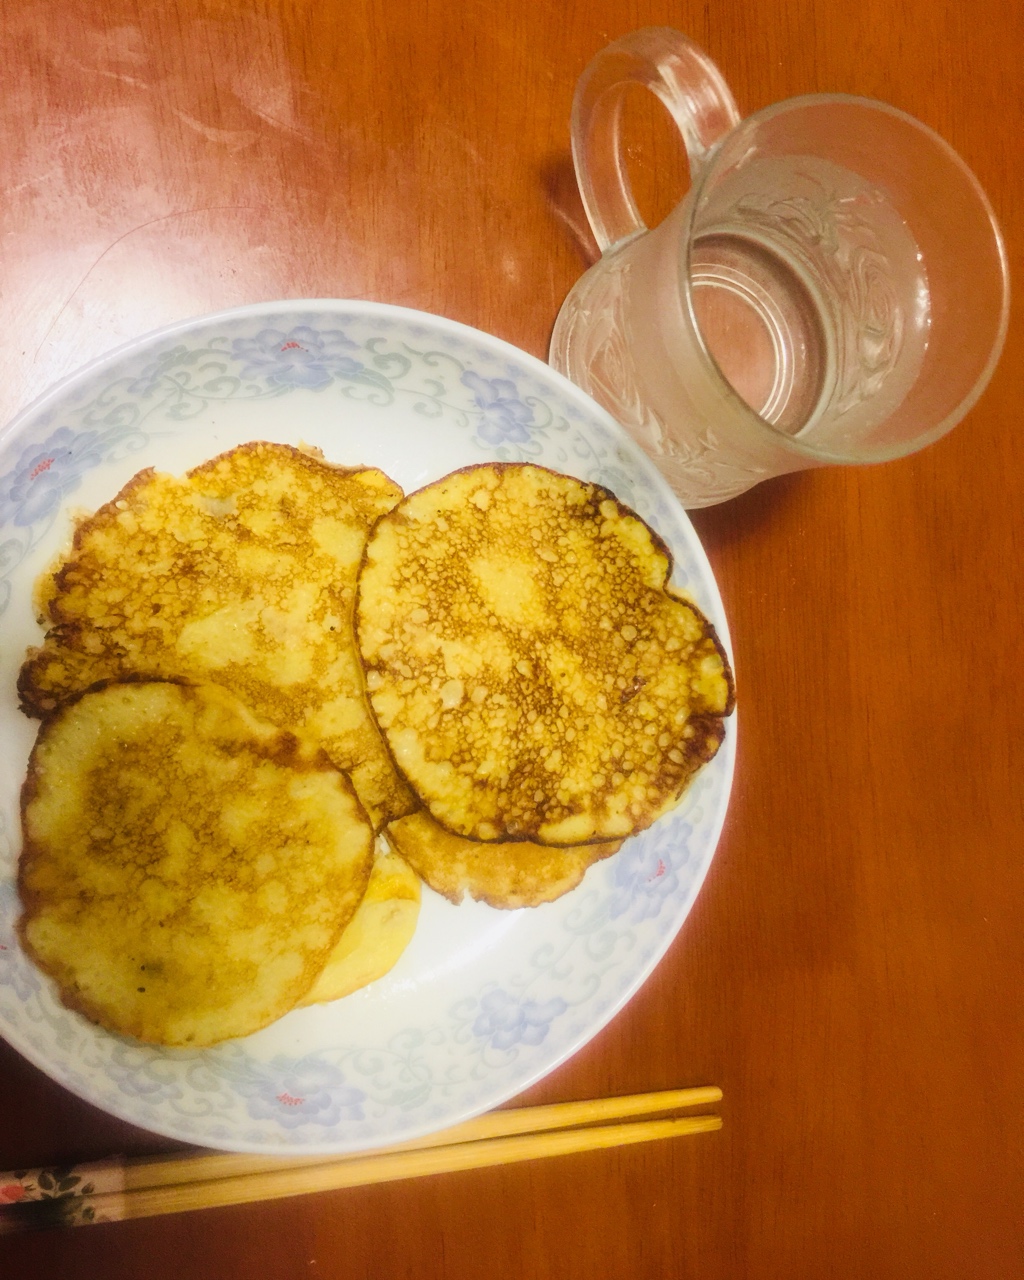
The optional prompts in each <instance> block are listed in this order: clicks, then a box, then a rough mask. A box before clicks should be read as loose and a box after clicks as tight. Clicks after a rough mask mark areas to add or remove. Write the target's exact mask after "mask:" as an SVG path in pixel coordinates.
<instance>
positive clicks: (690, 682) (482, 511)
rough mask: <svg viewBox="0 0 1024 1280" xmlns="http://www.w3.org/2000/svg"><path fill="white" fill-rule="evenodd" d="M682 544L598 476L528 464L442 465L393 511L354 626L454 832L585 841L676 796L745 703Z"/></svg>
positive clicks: (388, 709) (372, 556) (377, 702)
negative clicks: (674, 557) (681, 584)
mask: <svg viewBox="0 0 1024 1280" xmlns="http://www.w3.org/2000/svg"><path fill="white" fill-rule="evenodd" d="M671 568H672V561H671V556H670V553H669V551H668V548H667V547H666V546H665V544H664V543H663V542H662V541H661V539H660V538H658V536H657V535H656V534H655V533H654V532H653V531H652V530H651V529H650V528H649V527H648V526H647V525H646V524H645V523H644V522H643V521H642V520H641V519H640V517H639V516H638V515H636V513H635V512H633V511H631V510H629V508H627V507H625V506H623V505H622V504H621V503H620V502H618V500H617V499H616V498H615V497H614V495H613V494H611V493H609V492H608V490H606V489H602V488H600V487H599V486H597V485H593V484H585V483H583V482H582V481H579V480H575V479H572V478H571V477H569V476H563V475H558V474H556V473H555V472H552V471H548V470H546V469H544V468H542V467H536V466H532V465H529V464H511V463H508V464H506V463H493V464H485V465H482V466H478V467H469V468H466V469H465V470H463V471H457V472H454V473H453V474H451V475H449V476H446V477H445V478H444V479H443V480H440V481H438V482H437V483H436V484H432V485H429V486H427V487H426V488H424V489H421V490H419V491H418V492H417V493H414V494H412V495H410V496H409V497H407V498H405V499H404V500H403V501H402V502H400V503H399V504H398V505H397V506H396V507H395V508H394V509H393V510H392V511H390V512H389V513H388V514H386V515H384V516H382V517H381V519H380V520H379V521H378V522H377V524H376V526H375V527H374V530H373V532H372V534H371V536H370V540H369V542H368V543H367V547H366V552H365V557H364V564H363V569H362V571H361V573H360V577H359V591H358V597H357V605H356V634H357V640H358V644H359V649H360V652H361V654H362V659H363V664H364V667H365V670H366V684H367V688H368V690H369V692H370V700H371V703H372V706H373V710H374V714H375V715H376V718H377V722H378V724H379V725H380V727H381V730H382V731H383V733H384V735H385V737H386V739H387V742H388V745H389V747H390V749H391V752H392V755H393V757H394V759H395V762H396V763H397V765H398V768H399V770H400V772H401V773H402V774H403V775H404V776H405V778H406V779H407V781H408V782H409V784H410V786H411V787H412V789H413V790H414V791H415V792H416V794H417V795H418V796H419V797H420V799H421V800H422V801H423V804H424V806H425V807H426V808H427V809H429V811H430V814H431V816H432V817H433V818H434V819H435V821H437V822H438V823H440V825H441V826H443V827H444V828H445V829H447V830H448V831H450V832H452V833H453V834H456V835H460V836H464V837H468V838H471V839H474V840H483V841H504V840H510V839H512V840H528V841H532V842H535V843H539V844H551V845H577V844H584V843H589V842H600V841H608V840H616V839H622V838H623V837H625V836H627V835H629V834H631V833H633V832H636V831H640V830H642V829H643V828H645V827H647V826H649V825H650V824H651V823H652V822H653V821H655V819H656V818H657V817H659V815H660V814H662V813H664V812H666V810H668V809H670V808H671V807H672V806H673V805H675V804H676V803H677V802H678V800H679V798H680V795H681V794H682V792H683V789H684V788H685V787H686V784H687V782H688V781H689V779H690V778H691V777H692V775H693V774H694V772H695V771H696V770H697V769H698V768H699V767H700V765H702V764H703V763H705V762H706V761H707V760H710V759H711V758H712V757H713V756H714V754H715V752H716V751H717V750H718V747H719V745H720V743H721V741H722V738H723V735H724V727H723V716H725V715H726V714H728V712H729V711H731V709H732V704H733V686H732V676H731V673H730V671H729V667H728V664H727V661H726V657H725V652H724V650H723V648H722V645H721V643H720V642H719V640H718V637H717V636H716V634H715V632H714V629H713V627H712V626H711V624H710V623H709V622H708V620H707V619H706V618H705V617H704V616H703V614H702V613H701V612H700V611H699V610H698V609H697V608H696V607H695V606H694V605H692V604H690V603H688V602H686V601H683V600H681V599H678V598H676V597H674V596H673V595H671V594H670V593H669V592H668V590H667V589H666V584H667V582H668V578H669V575H670V573H671Z"/></svg>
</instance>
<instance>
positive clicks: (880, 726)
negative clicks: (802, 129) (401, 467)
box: [0, 0, 1024, 1280]
mask: <svg viewBox="0 0 1024 1280" xmlns="http://www.w3.org/2000/svg"><path fill="white" fill-rule="evenodd" d="M0 23H2V39H0V60H2V71H3V77H2V85H3V88H2V92H0V120H2V127H0V139H2V145H0V184H2V190H3V200H2V203H0V228H2V238H0V332H2V334H3V342H2V344H0V419H2V420H3V421H6V420H7V419H8V418H9V417H10V416H11V415H12V414H13V413H14V412H15V411H16V410H17V409H18V408H20V407H21V406H22V405H24V404H25V403H27V402H28V401H29V400H31V399H32V398H33V397H34V396H36V395H37V394H38V393H39V392H40V391H42V390H43V389H44V388H45V387H46V386H47V385H48V384H50V383H51V382H52V381H54V380H55V379H56V378H58V377H60V376H62V375H63V374H65V373H67V372H69V371H71V370H72V369H74V368H75V367H76V366H78V365H80V364H81V363H82V362H83V361H85V360H87V359H89V358H91V357H93V356H95V355H97V354H99V353H100V352H103V351H105V350H107V349H109V348H110V347H113V346H114V345H116V344H117V343H119V342H122V341H124V340H126V339H129V338H132V337H134V336H135V335H137V334H139V333H141V332H143V331H145V330H148V329H151V328H153V327H155V326H157V325H160V324H163V323H165V322H167V321H171V320H175V319H179V318H182V317H185V316H188V315H192V314H195V313H200V312H203V311H208V310H212V309H215V308H220V307H225V306H229V305H232V304H236V303H244V302H251V301H257V300H261V299H271V298H286V297H301V296H322V297H354V298H372V299H376V300H380V301H384V302H391V303H398V304H402V305H405V306H410V307H418V308H423V309H426V310H429V311H434V312H438V313H441V314H443V315H446V316H450V317H452V318H454V319H457V320H461V321H464V322H466V323H468V324H471V325H475V326H478V327H479V328H481V329H485V330H488V331H490V332H492V333H495V334H498V335H499V336H500V337H502V338H505V339H508V340H509V341H511V342H513V343H515V344H517V345H518V346H520V347H522V348H524V349H525V350H527V351H529V352H532V353H533V354H535V355H539V356H544V355H545V353H546V348H547V342H548V337H549V334H550V331H551V326H552V323H553V321H554V317H555V314H556V312H557V309H558V306H559V304H560V302H561V300H562V298H563V297H564V296H565V294H566V292H567V290H568V289H569V287H570V285H571V284H572V283H573V281H574V280H575V279H576V278H577V277H578V275H579V274H580V273H581V271H582V270H583V268H584V266H585V265H586V263H587V261H589V260H590V255H591V254H592V252H593V247H592V244H591V242H590V240H589V237H588V236H587V234H586V233H585V231H584V230H583V227H582V222H581V219H582V213H581V209H580V206H579V201H578V198H577V196H576V194H575V186H574V183H573V180H572V173H571V165H570V162H569V155H568V116H569V108H570V103H571V99H572V92H573V86H574V83H575V80H576V78H577V76H578V75H579V73H580V71H581V70H582V69H583V67H584V66H585V65H586V63H587V61H588V60H589V58H590V57H591V56H592V55H593V54H594V53H595V52H596V51H597V50H598V49H599V48H600V47H601V46H602V45H603V44H605V43H607V42H608V41H609V40H611V39H613V38H615V37H616V36H618V35H621V34H623V33H624V32H626V31H628V30H630V29H632V28H634V27H637V26H643V25H647V24H651V23H665V24H669V25H672V26H675V27H678V28H679V29H681V30H683V31H685V32H687V33H688V34H689V35H691V36H692V37H693V38H694V39H696V40H697V41H698V42H699V43H700V44H702V45H703V46H704V47H705V48H706V49H707V50H708V51H709V53H710V54H711V55H712V57H713V58H714V59H715V60H716V61H717V63H718V65H719V66H720V67H721V69H722V70H723V72H724V74H725V76H726V78H727V79H728V81H729V83H730V85H731V87H732V89H733V91H734V93H735V95H736V98H737V100H738V102H739V104H740V107H741V109H742V110H743V111H750V110H753V109H756V108H758V107H761V106H764V105H766V104H768V103H770V102H773V101H776V100H778V99H781V98H784V97H788V96H791V95H794V94H800V93H807V92H815V91H826V90H835V91H843V92H850V93H856V94H864V95H868V96H873V97H879V98H883V99H886V100H888V101H889V102H892V103H894V104H895V105H897V106H899V107H901V108H903V109H905V110H907V111H909V112H911V113H912V114H913V115H916V116H918V117H919V118H920V119H922V120H923V121H925V122H926V123H927V124H929V125H931V126H933V127H934V128H936V129H937V130H938V131H939V132H940V133H942V134H943V135H944V136H945V137H946V138H947V139H948V140H949V141H950V142H951V143H952V144H953V145H954V146H955V147H956V148H957V150H958V151H960V153H961V154H962V155H963V156H964V158H965V159H966V160H967V162H968V163H969V164H970V165H971V167H972V168H973V169H974V170H975V172H976V173H977V174H978V176H979V177H980V179H981V181H982V183H983V185H984V186H985V188H986V189H987V191H988V192H989V194H990V196H991V198H992V201H993V203H994V205H995V207H996V209H997V212H998V214H999V216H1000V218H1001V221H1002V225H1003V228H1004V232H1005V234H1006V238H1007V242H1008V246H1009V251H1010V260H1011V271H1012V272H1013V274H1014V276H1015V278H1016V279H1020V278H1021V276H1022V272H1021V267H1022V261H1021V252H1022V248H1024V212H1022V210H1024V203H1022V201H1021V190H1022V182H1024V161H1022V156H1021V145H1022V143H1021V139H1022V138H1024V119H1022V114H1024V113H1022V107H1021V73H1020V65H1021V50H1022V48H1024V6H1021V5H1020V4H1019V2H1018V0H973V2H972V3H970V4H967V3H964V2H962V0H961V2H956V0H946V2H945V3H938V4H936V3H934V0H900V3H898V4H891V3H882V2H881V0H863V2H862V3H860V4H857V5H850V4H840V3H838V0H831V2H830V0H716V3H714V4H706V3H704V2H703V0H701V2H700V3H698V0H677V2H674V3H673V2H670V0H588V3H586V4H583V3H580V2H579V0H563V3H551V4H543V5H530V4H518V5H511V6H508V7H506V6H502V5H496V4H491V3H487V4H485V3H482V2H481V0H461V2H460V3H457V4H456V3H446V2H443V0H348V2H347V3H314V2H313V0H287V2H285V0H251V2H250V3H244V2H243V0H152V2H151V3H149V4H145V5H143V4H141V3H133V2H132V0H104V2H103V3H100V0H6V3H5V5H4V6H3V9H2V18H0ZM630 128H631V131H632V132H631V137H632V138H633V146H632V149H631V155H632V161H633V166H634V172H635V176H636V178H637V182H638V184H639V186H640V189H641V203H642V205H643V207H644V208H645V210H648V211H651V212H652V215H653V214H654V213H664V212H665V211H666V210H667V209H668V208H670V207H671V206H672V204H673V202H674V201H675V200H676V199H677V198H678V197H679V195H680V194H681V192H682V190H683V188H684V186H685V182H686V177H685V166H684V165H683V163H682V161H681V159H680V152H679V148H678V147H677V146H676V145H675V144H674V142H673V140H672V138H671V135H670V133H669V130H668V129H667V128H666V127H665V125H664V122H663V121H662V120H661V119H659V117H658V109H656V108H652V107H651V106H650V104H648V103H647V102H645V101H639V100H638V101H636V102H631V103H630ZM941 198H942V193H941V191H937V192H936V199H937V200H941ZM1022 366H1024V336H1022V328H1021V324H1020V317H1019V315H1018V314H1015V316H1014V320H1013V324H1012V327H1011V332H1010V337H1009V341H1008V344H1007V347H1006V351H1005V354H1004V356H1003V359H1002V363H1001V365H1000V367H999V369H998V370H997V372H996V375H995V378H994V380H993V382H992V384H991V386H990V388H989V390H988V391H987V393H986V394H985V396H984V397H983V399H982V401H981V402H980V404H979V405H978V406H977V408H976V409H974V410H973V412H972V413H971V414H970V415H969V417H968V418H967V419H966V420H965V421H964V422H963V423H962V424H961V425H960V426H959V427H958V428H957V429H956V430H955V431H954V432H953V433H952V435H951V436H949V437H947V438H946V439H945V440H943V441H942V442H940V443H939V444H937V445H935V446H933V447H932V448H930V449H928V450H926V451H925V452H923V453H921V454H919V455H917V456H915V457H913V458H910V459H908V460H905V461H902V462H898V463H894V464H890V465H888V466H884V467H879V468H862V469H860V470H832V471H818V472H809V473H804V474H801V475H797V476H792V477H787V478H784V479H782V480H779V481H775V482H771V483H768V484H765V485H762V486H761V487H759V488H757V489H755V490H753V491H752V492H750V493H749V494H747V495H746V496H744V497H742V498H739V499H736V500H734V501H733V502H730V503H727V504H725V505H723V506H721V507H717V508H713V509H710V510H708V511H705V512H702V513H699V514H698V515H697V516H696V517H695V524H696V525H697V528H698V531H699V533H700V534H701V536H702V538H703V540H704V542H705V545H706V547H707V550H708V554H709V556H710V558H711V561H712V563H713V566H714V569H715V573H716V575H717V577H718V581H719V583H720V586H721V590H722V594H723V597H724V600H725V604H726V609H727V611H728V614H729V617H730V620H731V626H732V632H733V637H734V643H735V650H736V662H737V673H738V681H739V698H740V715H741V724H742V732H741V736H740V749H739V762H738V768H737V776H736V786H735V790H734V793H733V801H732V805H731V809H730V815H729V818H728V821H727V825H726V829H725V833H724V836H723V839H722V842H721V845H720V847H719V851H718V854H717V856H716V858H715V861H714V864H713V867H712V870H711V873H710V875H709V877H708V880H707V882H706V885H705V887H704V889H703V891H702V893H701V895H700V898H699V899H698V901H697V904H696V906H695V908H694V910H693V912H692V914H691V916H690V917H689V919H688V920H687V922H686V925H685V926H684V928H683V930H682V933H681V934H680V936H679V938H678V939H677V940H676V942H675V944H674V945H673V947H672V948H671V950H670V951H669V954H668V956H667V957H666V959H665V960H664V961H663V963H662V964H661V965H660V967H659V968H658V969H657V971H656V972H655V974H654V975H653V977H652V978H651V979H650V981H649V982H648V983H647V984H646V985H645V986H644V987H643V989H642V990H641V991H640V993H639V994H638V995H637V996H636V997H635V999H634V1000H633V1001H632V1002H631V1003H630V1004H629V1005H628V1007H627V1008H626V1009H625V1011H624V1012H622V1013H621V1014H620V1015H619V1016H618V1017H617V1018H616V1019H615V1021H614V1022H613V1023H612V1024H611V1025H610V1026H609V1027H608V1028H607V1029H606V1030H605V1031H604V1032H602V1033H601V1034H600V1035H599V1036H598V1037H597V1038H596V1040H594V1041H593V1042H592V1043H591V1044H590V1045H589V1046H588V1047H587V1048H586V1049H585V1050H583V1051H582V1052H581V1053H580V1054H579V1055H577V1056H576V1057H575V1058H574V1059H573V1060H572V1061H570V1062H569V1063H568V1064H566V1065H565V1066H563V1067H562V1068H561V1069H560V1070H558V1071H557V1072H555V1073H554V1074H553V1075H552V1076H550V1077H549V1078H548V1079H546V1080H545V1081H544V1082H543V1083H542V1084H540V1085H538V1086H536V1087H535V1088H534V1089H532V1090H531V1091H530V1093H529V1094H528V1095H526V1096H525V1097H524V1099H522V1101H530V1102H547V1101H557V1100H568V1099H575V1098H587V1097H594V1096H598V1095H603V1094H612V1093H630V1092H637V1091H640V1090H648V1089H659V1088H667V1087H670V1086H676V1085H684V1084H703V1083H714V1084H718V1085H721V1086H722V1088H723V1089H724V1091H725V1100H724V1102H723V1105H722V1114H723V1116H724V1119H725V1127H724V1129H723V1130H722V1132H721V1133H718V1134H712V1135H705V1136H703V1137H700V1138H692V1139H684V1140H682V1141H678V1142H675V1143H672V1144H665V1145H653V1146H651V1147H646V1148H642V1149H635V1150H624V1151H621V1152H599V1153H594V1154H587V1155H580V1156H573V1157H567V1158H565V1159H564V1160H561V1161H558V1162H550V1163H545V1164H536V1165H521V1166H517V1167H514V1168H509V1169H505V1170H500V1169H498V1170H490V1171H478V1172H470V1173H465V1174H457V1175H450V1176H446V1177H442V1178H436V1179H431V1180H426V1181H423V1182H418V1183H406V1184H395V1185H390V1186H383V1187H376V1188H366V1189H362V1190H355V1191H343V1192H337V1193H331V1194H324V1195H317V1196H312V1197H309V1198H306V1199H302V1200H295V1201H282V1202H277V1203H273V1204H268V1205H264V1206H261V1205H253V1206H247V1207H240V1208H237V1209H221V1210H211V1211H208V1212H204V1213H194V1214H188V1215H184V1216H180V1217H168V1218H160V1219H156V1220H153V1221H142V1222H133V1223H126V1224H119V1225H110V1226H102V1227H95V1228H89V1229H88V1230H85V1231H75V1232H65V1233H64V1234H58V1233H52V1234H49V1235H38V1236H33V1237H19V1238H11V1239H8V1240H5V1241H0V1276H3V1277H4V1278H5V1280H8V1278H9V1280H34V1277H36V1276H39V1277H69V1278H74V1280H79V1278H81V1280H92V1278H93V1277H95V1278H97V1280H99V1278H100V1277H103V1278H104V1280H107V1278H109V1277H145V1278H146V1280H161V1278H162V1277H171V1276H173V1277H175V1278H176V1280H177V1278H180V1277H188V1278H189V1280H235V1278H237V1280H242V1278H243V1277H245V1278H248V1277H253V1276H260V1277H274V1278H277V1277H281V1278H282V1280H300V1278H309V1280H357V1278H358V1280H363V1278H366V1280H371V1278H372V1280H396V1278H398V1277H417V1280H439V1278H440V1277H445V1278H453V1280H456V1278H457V1280H476V1278H477V1277H480V1278H481V1280H483V1278H486V1280H505V1278H506V1277H508V1278H509V1280H511V1278H512V1277H531V1280H577V1278H579V1280H582V1278H583V1277H586V1278H587V1280H605V1278H608V1280H618V1278H619V1277H622V1278H623V1280H627V1278H628V1280H662V1278H666V1280H676V1278H678V1280H688V1278H690V1277H693V1278H697V1277H700V1280H740V1278H741V1277H742V1278H744V1280H767V1278H768V1277H779V1278H780V1280H781V1278H786V1280H805V1278H806V1280H820V1278H825V1277H842V1278H843V1280H848V1278H849V1280H854V1278H856V1277H864V1276H871V1277H876V1278H882V1277H900V1278H901V1280H902V1278H914V1280H917V1278H920V1280H946V1278H949V1280H953V1278H956V1280H963V1278H969V1280H990V1278H991V1280H1008V1278H1010V1277H1015V1276H1020V1275H1024V1226H1022V1216H1021V1204H1022V1197H1024V1155H1022V1151H1024V1141H1022V1123H1024V1106H1022V1101H1021V1098H1022V1093H1021V1080H1022V1069H1024V1003H1022V991H1024V928H1022V918H1024V892H1022V885H1024V881H1022V852H1024V798H1022V797H1024V789H1022V783H1021V777H1022V773H1024V751H1022V747H1021V736H1022V735H1021V726H1022V722H1024V677H1022V674H1021V669H1020V668H1021V662H1020V655H1021V648H1022V640H1021V637H1022V631H1024V626H1022V623H1024V606H1022V599H1024V593H1022V589H1021V586H1022V584H1021V568H1020V566H1021V553H1022V543H1024V534H1022V514H1024V435H1022V432H1021V417H1022V405H1024V395H1022V391H1024V388H1022V373H1021V371H1022ZM171 1146H173V1144H170V1143H167V1142H164V1141H162V1140H160V1139H157V1138H154V1137H152V1136H151V1135H148V1134H145V1133H143V1132H141V1131H137V1130H133V1129H130V1128H128V1127H127V1126H125V1125H123V1124H121V1123H119V1122H117V1121H115V1120H113V1119H110V1118H108V1117H106V1116H104V1115H102V1114H101V1113H99V1112H97V1111H95V1110H93V1109H92V1108H90V1107H89V1106H87V1105H85V1104H84V1103H81V1102H79V1101H78V1100H76V1099H75V1098H73V1097H71V1096H70V1095H69V1094H67V1093H65V1092H64V1091H63V1090H61V1089H60V1088H59V1087H57V1086H56V1085H54V1084H51V1083H50V1082H49V1081H48V1080H47V1079H46V1078H45V1077H44V1076H42V1075H41V1074H40V1073H38V1072H37V1071H35V1070H34V1069H33V1068H32V1067H30V1066H28V1065H27V1064H26V1063H25V1062H23V1061H22V1060H21V1059H20V1058H19V1057H18V1056H17V1055H16V1054H15V1053H14V1052H13V1051H11V1050H10V1049H8V1048H6V1046H3V1045H0V1168H11V1167H15V1166H18V1165H26V1166H29V1165H39V1164H41V1163H50V1162H54V1163H56V1162H62V1161H78V1160H82V1159H96V1158H99V1157H101V1156H103V1155H106V1154H109V1153H110V1152H112V1151H115V1150H116V1151H127V1152H132V1153H143V1152H151V1151H157V1150H166V1149H169V1148H170V1147H171Z"/></svg>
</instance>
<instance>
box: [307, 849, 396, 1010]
mask: <svg viewBox="0 0 1024 1280" xmlns="http://www.w3.org/2000/svg"><path fill="white" fill-rule="evenodd" d="M419 915H420V882H419V879H418V877H417V876H416V874H415V872H414V871H413V870H412V869H411V868H410V866H409V864H408V863H407V862H406V861H405V860H404V859H403V858H400V857H399V856H398V854H397V853H394V852H392V850H391V849H390V848H389V847H388V845H387V841H386V840H385V839H384V837H383V836H378V837H377V850H376V856H375V857H374V862H373V870H372V871H371V872H370V882H369V884H368V885H367V886H366V892H365V893H364V894H363V899H362V901H361V902H360V904H359V906H358V908H357V909H356V913H355V915H354V916H353V917H352V919H351V920H350V921H349V922H348V924H347V925H346V926H345V929H344V932H343V933H342V935H341V937H340V938H339V939H338V942H337V945H336V946H335V948H334V950H333V951H332V952H331V957H330V959H329V960H328V961H327V964H326V965H325V966H324V969H323V972H322V973H321V974H320V976H319V978H317V980H316V982H314V983H313V986H312V987H311V989H310V990H309V992H308V993H307V995H306V996H305V997H304V998H303V999H302V1001H301V1003H302V1004H323V1003H324V1002H325V1001H328V1000H340V999H341V998H342V996H347V995H351V994H352V992H353V991H358V990H359V989H360V988H361V987H365V986H368V985H369V984H370V983H371V982H376V980H377V979H378V978H383V977H384V975H385V974H386V973H389V972H390V971H391V970H392V969H393V968H394V967H395V965H396V964H397V963H398V961H399V959H400V957H401V955H402V952H403V951H404V950H405V949H406V947H407V946H408V945H409V943H410V942H411V941H412V936H413V934H414V933H415V932H416V922H417V921H418V920H419Z"/></svg>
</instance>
